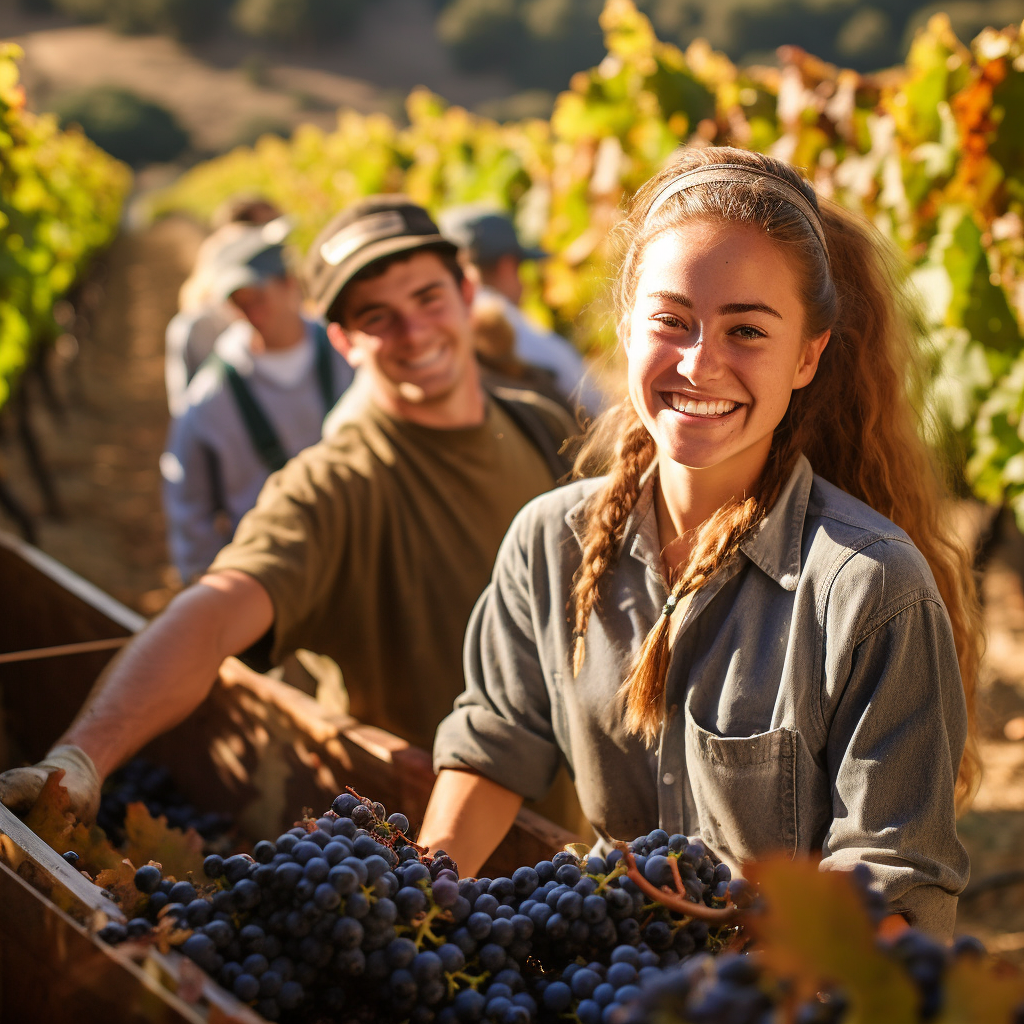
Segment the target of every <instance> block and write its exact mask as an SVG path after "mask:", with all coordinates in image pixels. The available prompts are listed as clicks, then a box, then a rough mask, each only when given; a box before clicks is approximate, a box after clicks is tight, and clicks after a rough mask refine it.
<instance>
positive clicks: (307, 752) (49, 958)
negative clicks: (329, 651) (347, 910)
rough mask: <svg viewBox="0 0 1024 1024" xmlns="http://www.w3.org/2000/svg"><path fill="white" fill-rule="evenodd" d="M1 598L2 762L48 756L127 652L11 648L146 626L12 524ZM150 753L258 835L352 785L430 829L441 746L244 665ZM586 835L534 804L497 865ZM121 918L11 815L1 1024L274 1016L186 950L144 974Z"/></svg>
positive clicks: (4, 540) (186, 790)
mask: <svg viewBox="0 0 1024 1024" xmlns="http://www.w3.org/2000/svg"><path fill="white" fill-rule="evenodd" d="M0 594H2V596H3V605H4V609H5V611H4V614H3V615H2V616H0V715H2V718H0V770H3V769H6V768H9V767H12V766H13V765H16V764H20V763H25V762H31V761H35V760H37V759H38V758H39V757H41V756H42V755H43V754H45V752H46V750H47V749H48V748H49V746H50V744H52V742H53V741H54V740H55V739H56V737H57V736H58V735H59V734H60V733H61V732H62V731H63V730H64V728H65V727H66V726H67V724H68V723H69V722H70V721H71V719H72V717H73V716H74V714H75V712H76V711H77V710H78V708H79V707H80V706H81V703H82V701H83V700H84V699H85V696H86V694H87V693H88V691H89V689H90V687H91V685H92V683H93V681H94V679H95V677H96V676H97V675H98V674H99V672H100V670H101V669H102V668H103V666H104V665H105V664H106V662H107V661H109V659H110V658H111V657H112V656H113V655H114V654H115V653H116V646H114V644H111V645H110V646H109V647H107V648H106V649H102V650H95V649H93V650H83V649H81V648H78V649H76V650H75V651H73V652H71V653H65V654H60V655H58V654H56V653H55V652H50V654H49V655H48V656H46V657H33V658H32V659H31V660H18V661H11V660H9V658H8V659H5V655H8V656H9V655H10V654H11V653H12V652H29V651H33V652H34V651H38V650H39V649H44V648H49V647H54V646H58V645H69V644H78V645H85V644H95V643H96V642H98V641H114V642H115V643H117V642H123V638H125V637H128V636H130V635H131V634H132V633H133V632H135V631H137V630H138V629H140V628H141V627H142V626H143V625H144V620H143V619H142V617H141V616H138V615H136V614H135V613H134V612H132V611H130V610H129V609H127V608H125V607H124V606H123V605H121V604H119V603H118V602H116V601H114V600H113V599H112V598H110V597H109V596H108V595H106V594H104V593H102V591H100V590H98V589H97V588H95V587H93V586H92V585H91V584H88V583H86V582H85V581H84V580H82V579H81V578H80V577H78V576H76V575H75V574H74V573H72V572H70V571H69V570H68V569H67V568H65V567H64V566H62V565H60V564H59V563H57V562H55V561H54V560H53V559H51V558H49V557H47V556H46V555H43V554H42V553H41V552H39V551H37V550H36V549H34V548H31V547H30V546H28V545H26V544H24V543H23V542H21V541H19V540H17V539H15V538H13V537H10V536H9V535H7V534H3V533H0ZM20 656H21V655H19V657H20ZM142 755H143V756H144V757H146V758H148V759H150V760H152V761H154V762H155V763H157V764H162V765H165V766H166V767H167V768H168V769H169V770H170V772H171V775H172V777H173V778H174V780H175V782H176V784H177V787H178V788H179V789H180V790H181V792H182V793H183V794H184V796H185V797H186V798H187V799H188V800H189V801H190V802H191V803H193V804H194V805H195V806H196V807H197V808H198V809H199V810H200V811H220V812H224V813H227V814H229V815H230V816H231V817H232V818H233V820H234V821H235V823H236V826H237V829H238V832H239V834H240V836H242V837H243V838H245V839H248V840H250V841H253V842H254V841H256V840H257V839H263V838H274V837H275V836H276V835H278V834H279V833H281V832H283V831H285V830H286V829H287V828H290V827H291V826H292V824H293V823H294V821H295V820H296V818H297V817H299V816H301V813H302V810H303V808H311V809H312V810H313V811H314V812H316V813H317V814H319V813H321V812H322V811H324V810H325V809H327V808H328V807H329V806H330V804H331V801H332V800H333V799H334V797H335V796H336V795H337V794H338V793H339V792H341V791H342V790H343V789H344V787H345V786H346V785H347V786H352V787H353V788H354V789H356V790H357V791H358V792H360V793H361V794H363V795H366V796H369V797H371V798H372V799H374V800H379V801H380V802H381V803H383V804H384V805H385V806H386V807H387V809H388V811H389V812H390V811H393V810H394V811H398V810H400V811H402V812H403V813H405V814H406V815H407V816H408V817H409V819H410V821H411V822H412V824H413V826H414V828H415V827H417V826H418V824H419V822H420V821H421V820H422V816H423V811H424V809H425V807H426V801H427V797H428V795H429V793H430V788H431V785H432V783H433V772H432V770H431V765H430V757H429V755H428V754H427V753H426V751H423V750H420V749H419V748H417V747H413V746H411V745H409V744H408V743H406V742H405V741H404V740H400V739H398V738H397V737H395V736H392V735H391V734H389V733H387V732H384V731H383V730H382V729H377V728H374V727H372V726H368V725H364V724H362V723H360V722H358V721H356V720H355V719H353V718H350V717H344V716H331V715H326V714H324V713H323V711H322V710H321V708H320V706H319V705H318V704H317V702H316V701H315V700H314V699H313V698H311V697H309V696H308V695H306V694H304V693H302V692H300V691H299V690H296V689H294V688H292V687H290V686H288V685H286V684H284V683H280V682H277V681H276V680H273V679H269V678H267V677H266V676H262V675H259V674H258V673H255V672H253V671H251V670H250V669H248V668H247V667H246V666H245V665H243V664H242V663H241V662H240V661H238V660H237V659H234V658H230V659H228V660H227V661H226V662H225V663H224V665H223V666H222V668H221V672H220V678H219V680H218V681H217V683H216V684H215V685H214V688H213V690H212V692H211V694H210V696H209V698H208V699H207V700H206V701H205V703H204V704H203V705H202V706H201V707H200V708H199V709H198V710H197V711H196V712H195V713H194V714H193V715H191V716H190V717H189V718H188V719H186V720H185V721H184V722H183V723H181V724H180V725H179V726H177V727H176V728H175V729H173V730H172V731H170V732H169V733H167V734H165V735H164V736H161V737H159V738H158V739H157V740H155V741H154V742H153V743H151V744H149V746H148V747H146V748H145V749H144V750H143V751H142ZM576 838H577V837H576V836H574V835H572V834H571V833H568V832H566V831H565V830H563V829H561V828H559V827H557V826H555V825H553V824H552V823H551V822H549V821H547V820H546V819H544V818H542V817H540V816H539V815H537V814H535V813H533V812H531V811H527V810H523V811H521V812H520V814H519V816H518V818H517V820H516V823H515V824H514V826H513V828H512V831H511V833H510V834H509V836H508V838H507V839H506V840H505V842H504V843H502V845H501V848H500V850H499V851H498V853H496V855H495V857H494V858H493V859H492V861H491V862H489V863H488V864H487V865H486V867H485V871H486V872H487V873H490V874H496V873H505V872H509V871H511V870H513V869H514V868H515V867H517V866H518V865H520V864H527V863H530V864H532V863H534V862H535V861H537V860H540V859H542V858H544V857H547V856H550V855H551V853H552V852H553V851H555V850H557V849H559V848H560V847H562V846H563V845H565V844H566V843H567V842H574V841H576ZM118 914H119V912H118V910H117V908H116V907H114V906H113V905H112V904H110V903H109V902H108V901H106V900H105V899H104V898H103V897H102V894H101V892H100V890H99V889H98V888H97V887H96V886H94V885H92V884H91V883H89V882H88V881H86V879H84V878H83V877H82V876H81V875H80V874H79V873H78V872H77V871H74V870H72V869H71V868H70V867H69V866H68V865H67V864H66V863H65V862H64V860H63V859H62V858H61V857H59V856H58V855H57V854H56V853H54V852H53V851H52V850H50V849H49V847H46V846H45V844H42V843H40V842H39V841H38V840H36V839H35V837H34V836H33V835H32V833H30V832H28V830H27V829H26V828H25V827H24V826H23V825H22V824H21V822H20V821H18V819H17V818H14V817H13V815H11V814H10V813H9V812H7V811H6V810H5V809H3V808H0V1024H2V1022H6V1021H7V1020H11V1021H16V1020H21V1019H28V1014H29V1013H31V1014H32V1015H33V1016H34V1018H35V1019H38V1020H51V1019H52V1020H58V1019H74V1020H76V1021H82V1022H91V1021H104V1022H110V1021H144V1020H145V1021H160V1022H163V1021H190V1022H192V1021H201V1020H211V1021H212V1020H219V1021H225V1020H238V1021H245V1020H248V1021H254V1020H258V1019H259V1018H256V1017H255V1016H254V1015H253V1014H252V1012H251V1011H250V1010H249V1009H248V1008H247V1007H245V1006H243V1005H242V1004H240V1003H238V1001H237V1000H235V999H234V998H233V997H232V996H229V995H228V994H227V993H224V992H223V991H222V990H220V989H218V988H217V987H216V986H213V985H210V984H209V983H207V984H206V987H205V992H204V991H203V981H204V979H205V975H202V973H201V972H199V971H198V969H196V968H195V967H194V965H192V964H191V963H190V962H188V961H185V960H184V959H183V958H181V957H180V956H178V955H177V954H175V953H174V952H173V951H172V952H171V953H170V954H168V955H166V956H161V955H160V954H155V955H151V956H150V957H149V958H148V959H147V961H146V962H145V964H144V965H143V966H142V967H140V966H139V965H138V964H136V963H133V962H132V961H131V960H130V959H129V958H128V957H127V956H125V955H123V954H121V953H120V952H119V951H118V950H116V949H115V950H112V949H110V948H109V947H107V946H105V945H104V944H102V943H100V942H98V941H97V940H96V939H95V938H93V936H92V933H93V932H94V931H95V930H96V929H97V928H98V927H100V926H102V924H103V923H104V922H105V921H106V920H107V918H108V916H112V917H116V916H117V915H118ZM158 976H162V978H163V980H164V981H165V982H167V983H168V984H169V985H170V986H171V988H177V990H178V992H179V995H175V994H174V993H173V992H172V991H171V990H170V989H169V988H168V987H166V986H165V985H164V984H161V983H160V980H158ZM47 1008H49V1009H50V1010H52V1012H45V1010H46V1009H47ZM69 1012H70V1016H69Z"/></svg>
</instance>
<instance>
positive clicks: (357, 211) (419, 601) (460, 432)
mask: <svg viewBox="0 0 1024 1024" xmlns="http://www.w3.org/2000/svg"><path fill="white" fill-rule="evenodd" d="M304 276H305V283H306V287H307V292H308V293H309V295H310V297H311V299H312V301H313V303H314V306H315V312H317V313H319V314H325V315H326V318H327V320H328V321H329V327H328V334H329V337H330V340H331V342H332V343H333V344H334V345H335V346H336V347H337V348H338V349H339V350H340V351H341V352H342V354H343V355H344V356H345V357H346V359H347V360H348V362H349V363H350V364H351V365H352V366H353V367H355V368H356V371H357V372H356V382H355V383H354V384H353V385H352V387H351V388H350V389H349V391H348V392H347V393H346V395H345V397H344V398H343V399H342V402H341V403H340V405H339V406H338V407H337V408H336V409H335V411H334V413H333V414H332V416H331V420H330V425H329V429H328V430H327V431H326V433H325V439H324V440H323V441H322V442H321V443H320V444H317V445H314V446H313V447H312V448H308V449H306V450H305V451H304V452H302V453H300V454H299V455H298V456H297V457H296V458H294V459H292V460H291V461H290V462H289V463H288V464H287V465H286V466H285V468H284V469H283V470H281V471H280V472H278V473H276V474H274V475H273V476H272V477H271V478H270V480H269V481H268V482H267V484H266V486H265V487H264V489H263V491H262V492H261V494H260V497H259V500H258V502H257V504H256V507H255V508H254V509H253V510H252V511H251V512H249V513H248V514H247V515H246V516H245V517H244V518H243V519H242V521H241V523H240V525H239V527H238V530H237V532H236V534H235V537H234V539H233V541H232V542H231V543H230V544H229V545H228V546H227V547H225V548H224V549H223V550H222V551H221V552H220V554H219V555H218V557H217V559H216V561H215V562H214V563H213V565H212V566H211V567H210V570H209V572H208V573H207V574H206V575H205V576H203V577H202V578H201V579H200V581H199V582H198V583H197V584H196V585H195V586H193V587H190V588H189V589H188V590H186V591H184V592H183V593H181V594H180V595H179V596H178V597H177V598H175V600H174V601H173V602H172V603H171V605H170V606H169V607H168V609H167V610H166V611H165V612H164V613H163V614H162V615H161V616H160V617H159V618H157V619H156V620H155V621H154V622H153V623H152V625H150V626H149V627H148V628H147V629H146V630H145V631H144V632H143V633H142V634H141V635H140V636H139V637H138V638H137V639H136V640H134V641H133V643H132V644H130V645H129V646H128V647H127V648H126V649H125V650H124V651H123V652H122V654H121V655H120V656H119V657H118V658H117V659H115V661H114V662H113V663H112V664H111V666H110V667H109V668H108V670H107V671H106V672H105V673H104V675H103V676H101V678H100V680H99V681H98V683H97V685H96V687H95V688H94V690H93V693H92V694H91V696H90V698H89V700H88V701H87V703H86V705H85V707H84V708H83V709H82V711H81V712H80V713H79V714H78V716H77V717H76V719H75V721H74V722H73V723H72V725H71V726H70V728H69V729H68V730H67V732H66V733H65V734H64V736H63V737H62V738H61V740H60V741H59V743H58V746H57V747H56V748H55V749H54V750H53V751H51V754H50V755H48V757H47V758H46V759H44V761H43V762H42V763H41V764H40V765H38V766H36V767H34V768H26V769H15V770H13V771H10V772H7V773H5V774H4V775H2V776H0V799H2V800H3V802H4V803H7V804H9V805H12V806H17V805H24V804H26V803H31V801H32V800H33V799H34V796H35V794H36V793H38V790H39V788H40V787H41V785H42V780H44V779H45V777H46V774H47V773H48V772H49V771H50V770H52V769H53V768H55V767H61V768H64V769H66V772H67V774H66V775H65V783H66V784H68V785H69V790H70V792H71V795H72V799H73V800H74V801H75V803H76V806H77V807H78V809H79V810H80V811H81V812H84V813H88V812H89V811H90V810H92V809H94V807H95V804H96V802H97V800H98V786H99V781H100V780H101V779H102V778H104V777H105V776H106V775H107V774H108V773H109V772H110V771H111V770H112V769H113V768H114V767H116V766H117V765H118V764H119V763H121V762H122V761H123V760H125V759H126V758H127V757H129V756H130V755H131V754H132V753H134V752H135V751H136V750H138V749H139V748H140V747H141V746H143V745H144V744H145V743H146V742H147V741H148V740H150V739H151V738H152V737H154V736H156V735H158V734H159V733H161V732H163V731H165V730H166V729H168V728H170V727H171V726H172V725H174V724H176V723H177V722H179V721H180V720H181V719H183V718H184V717H186V716H187V715H188V714H190V713H191V712H192V711H193V710H194V709H195V708H196V707H197V706H198V705H199V704H200V703H201V702H202V701H203V699H204V698H205V697H206V695H207V693H208V692H209V690H210V687H211V686H212V684H213V681H214V679H215V678H216V675H217V669H218V666H219V665H220V663H221V661H222V660H223V659H224V658H226V657H228V656H229V655H233V654H238V653H240V652H243V651H245V650H246V649H247V648H249V647H250V646H251V645H252V644H254V643H255V642H256V641H258V640H261V639H268V640H269V641H270V646H271V649H272V660H273V661H274V662H280V661H281V660H282V659H283V658H284V657H285V656H286V655H287V654H289V653H290V652H292V651H294V650H296V649H298V648H306V649H309V650H313V651H316V652H317V653H319V654H324V655H328V656H330V657H332V658H333V659H334V660H335V661H336V662H337V663H338V665H339V666H340V667H341V670H342V673H343V677H344V680H345V685H346V688H347V690H348V692H349V699H350V707H351V711H352V713H353V714H354V715H355V716H356V717H358V718H360V719H361V720H363V721H366V722H370V723H373V724H376V725H379V726H381V727H383V728H385V729H388V730H390V731H392V732H395V733H397V734H399V735H400V736H403V737H405V738H406V739H409V740H410V741H412V742H414V743H418V744H420V745H422V746H425V747H429V745H430V743H431V742H432V739H433V734H434V729H435V726H436V725H437V723H438V722H439V721H440V720H441V718H443V717H444V716H445V715H446V714H447V713H448V712H449V711H450V710H451V706H452V702H453V700H454V698H455V697H456V696H457V695H458V694H459V693H461V692H462V690H463V686H464V680H463V671H462V640H463V633H464V631H465V627H466V623H467V621H468V619H469V614H470V611H471V609H472V607H473V604H474V602H475V601H476V598H477V596H478V595H479V594H480V592H481V590H482V589H483V587H484V585H485V584H486V582H487V580H488V578H489V576H490V572H491V567H492V563H493V561H494V556H495V554H496V552H497V550H498V545H499V543H500V541H501V539H502V537H503V535H504V533H505V530H506V528H507V527H508V525H509V523H510V522H511V521H512V518H513V516H514V515H515V513H516V512H517V511H518V510H519V508H520V507H522V505H523V504H525V503H526V502H527V501H528V500H529V499H530V498H532V497H533V496H535V495H537V494H539V493H540V492H542V491H544V490H547V489H548V488H550V487H551V486H552V485H553V484H554V482H555V478H556V475H559V474H558V472H557V471H558V462H557V451H558V447H559V445H560V443H561V440H562V439H563V438H564V437H565V436H566V435H567V433H568V432H570V431H571V429H572V424H571V422H570V421H569V420H568V417H567V416H565V414H564V413H562V411H561V410H560V409H559V408H558V407H556V406H554V405H553V404H550V403H547V402H546V401H545V400H543V399H540V398H538V397H537V396H535V395H526V394H525V393H524V394H522V395H521V394H520V393H506V394H504V395H500V394H495V395H489V394H487V393H486V392H485V391H484V390H483V388H482V386H481V384H480V378H479V375H478V371H477V365H476V362H475V358H474V355H473V338H472V330H471V325H470V303H471V301H472V297H473V296H472V287H471V285H470V284H469V283H468V282H467V281H466V280H465V279H464V278H463V276H462V274H461V271H460V269H459V265H458V263H457V261H456V259H455V247H454V246H452V245H451V244H450V243H448V242H446V241H445V240H444V239H443V238H442V237H441V235H440V234H439V232H438V230H437V228H436V226H435V225H434V223H433V221H431V219H430V217H429V216H428V214H427V213H426V211H424V210H423V209H421V208H420V207H418V206H415V205H414V204H413V203H411V202H410V201H409V200H408V199H406V198H404V197H400V196H380V197H376V198H375V199H372V200H367V201H365V202H363V203H360V204H359V205H357V206H356V207H353V208H352V209H350V210H348V211H345V212H344V213H342V214H340V215H339V216H338V217H336V218H335V219H334V221H332V222H331V223H330V224H329V225H328V226H327V227H326V228H325V229H324V231H323V232H322V233H321V235H320V237H319V238H318V239H317V240H316V241H315V242H314V244H313V247H312V249H311V251H310V253H309V256H308V258H307V262H306V266H305V268H304Z"/></svg>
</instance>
